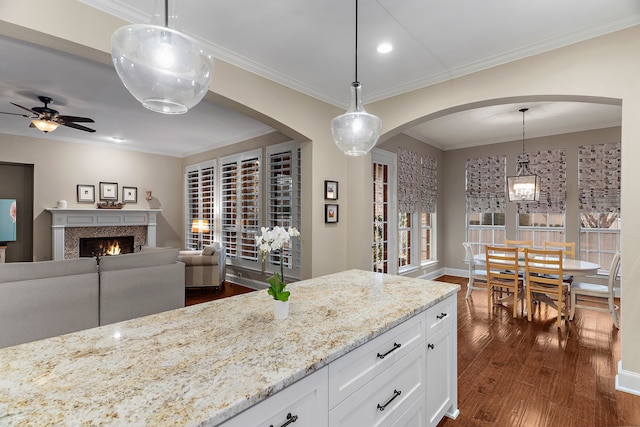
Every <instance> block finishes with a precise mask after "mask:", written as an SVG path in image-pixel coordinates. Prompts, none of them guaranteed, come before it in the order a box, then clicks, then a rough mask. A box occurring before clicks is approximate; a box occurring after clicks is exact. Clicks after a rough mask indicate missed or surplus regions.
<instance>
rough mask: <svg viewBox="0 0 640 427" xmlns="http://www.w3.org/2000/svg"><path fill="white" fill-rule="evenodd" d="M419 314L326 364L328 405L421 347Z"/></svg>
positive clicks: (334, 403)
mask: <svg viewBox="0 0 640 427" xmlns="http://www.w3.org/2000/svg"><path fill="white" fill-rule="evenodd" d="M424 341H425V326H424V317H423V316H414V317H412V318H411V319H409V320H407V321H406V322H403V323H401V324H400V325H398V326H396V327H395V328H393V329H391V330H390V331H387V332H385V333H384V334H382V335H380V336H379V337H377V338H375V339H373V340H371V341H369V342H368V343H365V344H363V345H362V346H360V347H358V348H356V349H354V350H353V351H351V352H349V353H347V354H345V355H344V356H342V357H341V358H339V359H337V360H336V361H334V362H332V363H331V364H330V365H329V408H333V407H334V406H336V405H337V404H339V403H340V402H342V401H343V400H344V399H346V398H347V397H348V396H349V395H351V394H352V393H354V392H355V391H356V390H358V389H359V388H360V387H362V386H363V385H365V384H366V383H367V382H368V381H370V380H371V379H373V378H374V377H375V376H376V375H378V374H380V373H381V372H382V371H384V370H385V369H387V368H388V367H389V366H391V365H392V364H393V363H394V362H396V361H398V360H399V359H401V358H402V357H403V356H405V355H407V354H408V353H409V352H411V350H413V349H414V348H417V347H423V346H424Z"/></svg>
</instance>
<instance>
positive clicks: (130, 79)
mask: <svg viewBox="0 0 640 427" xmlns="http://www.w3.org/2000/svg"><path fill="white" fill-rule="evenodd" d="M111 57H112V59H113V65H114V67H115V69H116V72H117V73H118V77H120V80H122V83H123V84H124V86H125V87H126V88H127V90H128V91H129V92H131V94H132V95H133V96H134V97H135V98H136V99H137V100H138V101H140V102H141V103H142V105H143V106H145V107H146V108H148V109H150V110H152V111H156V112H158V113H164V114H183V113H186V112H187V111H188V110H189V109H190V108H192V107H194V106H195V105H196V104H198V103H199V102H200V101H201V100H202V98H204V96H205V95H206V93H207V91H208V90H209V85H210V84H211V80H212V79H213V58H212V56H211V55H210V54H209V53H208V52H207V51H206V50H205V49H204V47H203V46H202V45H201V44H200V42H198V41H197V40H196V39H195V38H193V37H191V36H188V35H186V34H184V33H181V32H179V31H177V30H174V29H171V28H167V27H162V26H158V25H144V24H134V25H128V26H125V27H121V28H119V29H117V30H116V31H115V32H114V33H113V35H112V36H111Z"/></svg>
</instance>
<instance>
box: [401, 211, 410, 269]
mask: <svg viewBox="0 0 640 427" xmlns="http://www.w3.org/2000/svg"><path fill="white" fill-rule="evenodd" d="M412 216H413V215H412V214H411V213H408V212H401V213H400V214H398V268H399V269H400V270H402V268H403V267H404V268H406V267H408V266H410V265H411V264H412V262H411V255H412V254H411V249H412V246H413V245H412V242H411V240H412V238H413V236H412V234H411V227H412V221H411V217H412Z"/></svg>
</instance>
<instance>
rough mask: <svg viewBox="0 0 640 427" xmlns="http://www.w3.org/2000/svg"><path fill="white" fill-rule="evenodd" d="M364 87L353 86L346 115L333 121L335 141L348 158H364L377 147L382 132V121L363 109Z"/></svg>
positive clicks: (356, 83)
mask: <svg viewBox="0 0 640 427" xmlns="http://www.w3.org/2000/svg"><path fill="white" fill-rule="evenodd" d="M361 90H362V86H361V85H360V83H358V82H354V83H353V84H352V85H351V103H350V105H349V109H348V110H347V112H346V113H344V114H342V115H340V116H338V117H335V118H334V119H333V120H331V133H332V134H333V140H334V141H335V143H336V145H337V146H338V148H340V150H342V151H343V152H344V154H346V155H347V156H364V155H366V154H367V153H368V152H369V151H371V149H372V148H373V147H375V145H376V143H377V142H378V138H379V137H380V132H382V120H380V118H379V117H378V116H374V115H373V114H369V113H367V112H366V111H365V110H364V108H363V107H362V99H361Z"/></svg>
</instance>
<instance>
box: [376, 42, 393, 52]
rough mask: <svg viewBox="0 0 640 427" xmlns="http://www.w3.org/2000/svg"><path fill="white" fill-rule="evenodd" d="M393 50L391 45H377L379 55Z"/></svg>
mask: <svg viewBox="0 0 640 427" xmlns="http://www.w3.org/2000/svg"><path fill="white" fill-rule="evenodd" d="M392 50H393V46H391V43H380V44H379V45H378V52H380V53H389V52H391V51H392Z"/></svg>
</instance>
